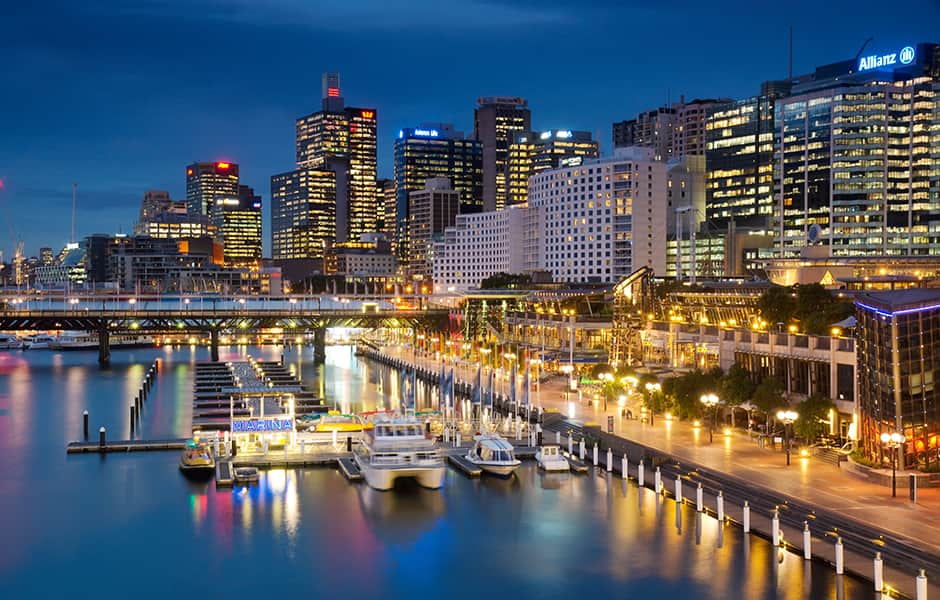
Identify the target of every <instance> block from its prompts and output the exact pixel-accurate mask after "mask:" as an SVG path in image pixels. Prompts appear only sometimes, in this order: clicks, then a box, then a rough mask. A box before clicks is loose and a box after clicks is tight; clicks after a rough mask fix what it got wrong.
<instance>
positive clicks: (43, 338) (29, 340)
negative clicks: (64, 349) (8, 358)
mask: <svg viewBox="0 0 940 600" xmlns="http://www.w3.org/2000/svg"><path fill="white" fill-rule="evenodd" d="M52 343H55V337H54V336H51V335H49V334H48V333H36V334H33V335H28V336H26V337H25V338H23V349H25V350H40V349H42V348H48V347H49V344H52Z"/></svg>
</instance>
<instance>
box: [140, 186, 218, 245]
mask: <svg viewBox="0 0 940 600" xmlns="http://www.w3.org/2000/svg"><path fill="white" fill-rule="evenodd" d="M213 203H214V204H215V200H214V201H213ZM134 235H146V236H150V237H153V238H160V239H166V238H171V239H177V240H181V239H190V238H201V237H206V236H208V235H209V218H208V217H207V216H203V215H194V214H190V212H189V206H188V204H187V202H185V201H176V200H171V199H170V193H169V192H166V191H163V190H149V191H147V192H144V198H143V200H142V201H141V203H140V212H139V213H138V216H137V223H135V224H134Z"/></svg>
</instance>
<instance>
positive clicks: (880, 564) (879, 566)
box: [874, 552, 885, 592]
mask: <svg viewBox="0 0 940 600" xmlns="http://www.w3.org/2000/svg"><path fill="white" fill-rule="evenodd" d="M874 582H875V591H876V592H880V591H882V590H884V589H885V565H884V561H882V560H881V552H875V577H874Z"/></svg>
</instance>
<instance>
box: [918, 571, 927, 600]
mask: <svg viewBox="0 0 940 600" xmlns="http://www.w3.org/2000/svg"><path fill="white" fill-rule="evenodd" d="M916 598H917V600H927V574H926V573H924V570H923V569H921V570H920V574H919V575H918V576H917V596H916Z"/></svg>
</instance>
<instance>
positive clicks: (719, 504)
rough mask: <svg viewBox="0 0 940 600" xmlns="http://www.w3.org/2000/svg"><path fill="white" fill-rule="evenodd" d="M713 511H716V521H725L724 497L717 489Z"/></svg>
mask: <svg viewBox="0 0 940 600" xmlns="http://www.w3.org/2000/svg"><path fill="white" fill-rule="evenodd" d="M715 511H716V512H717V513H718V522H719V523H724V522H725V497H724V496H723V495H722V494H721V490H718V497H717V498H715Z"/></svg>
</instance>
